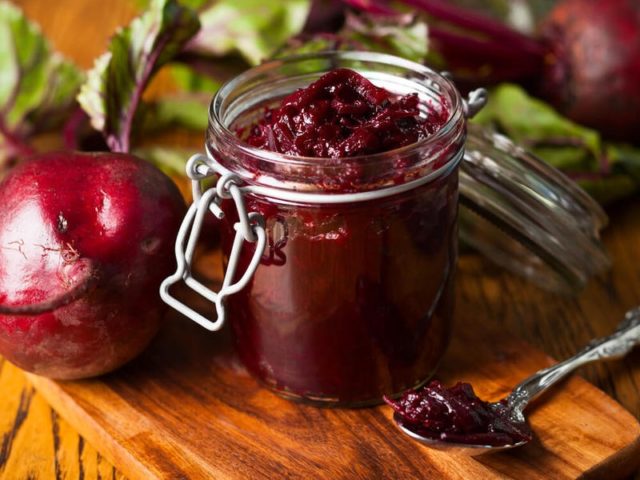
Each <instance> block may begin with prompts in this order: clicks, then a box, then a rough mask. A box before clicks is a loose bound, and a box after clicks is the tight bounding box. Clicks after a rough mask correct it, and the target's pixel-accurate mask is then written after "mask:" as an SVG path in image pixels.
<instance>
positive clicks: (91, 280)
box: [0, 260, 99, 315]
mask: <svg viewBox="0 0 640 480" xmlns="http://www.w3.org/2000/svg"><path fill="white" fill-rule="evenodd" d="M78 261H79V262H80V261H84V263H85V264H86V267H85V268H84V269H83V274H82V277H81V278H80V279H79V280H78V281H77V283H76V285H74V286H73V287H71V288H70V289H69V290H67V291H65V292H64V293H62V294H60V295H58V296H57V297H54V298H52V299H51V300H46V301H44V302H40V303H30V304H26V305H12V306H9V305H0V315H40V314H42V313H45V312H50V311H52V310H55V309H56V308H59V307H64V306H65V305H69V304H70V303H71V302H73V301H74V300H77V299H79V298H80V297H82V296H84V295H85V294H86V293H87V292H88V291H89V290H91V289H92V288H93V287H94V286H95V285H96V283H97V281H98V278H99V275H98V269H97V267H96V266H95V265H94V264H93V263H92V262H91V261H90V260H78Z"/></svg>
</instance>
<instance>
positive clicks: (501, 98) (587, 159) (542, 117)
mask: <svg viewBox="0 0 640 480" xmlns="http://www.w3.org/2000/svg"><path fill="white" fill-rule="evenodd" d="M489 98H490V101H489V104H488V105H487V107H486V108H485V109H484V110H482V111H481V112H480V113H479V114H478V116H477V117H476V119H475V120H474V121H476V122H478V123H484V124H493V125H494V126H495V127H497V128H498V129H499V130H500V131H502V132H503V133H505V134H506V135H508V136H509V137H511V138H512V139H513V140H514V141H516V142H518V143H521V144H523V145H525V146H527V147H529V148H531V149H532V150H536V148H540V149H541V151H544V152H546V156H545V159H547V160H549V161H550V163H552V164H554V166H556V167H558V168H569V167H571V168H576V167H577V166H579V167H580V168H581V169H583V170H594V169H597V168H598V166H599V160H598V159H599V157H600V156H601V155H602V141H601V139H600V135H599V134H598V132H596V131H595V130H591V129H589V128H586V127H583V126H581V125H578V124H576V123H574V122H572V121H571V120H568V119H566V118H565V117H563V116H562V115H560V114H559V113H558V112H556V111H555V110H554V109H553V107H551V106H549V105H547V104H546V103H544V102H543V101H541V100H538V99H535V98H533V97H530V96H529V95H528V94H527V93H526V92H525V91H524V90H523V89H522V88H521V87H519V86H517V85H512V84H502V85H500V86H498V87H497V88H495V89H494V90H492V91H491V94H490V97H489ZM567 148H569V151H567ZM554 152H557V156H556V155H555V154H554ZM576 164H579V165H576Z"/></svg>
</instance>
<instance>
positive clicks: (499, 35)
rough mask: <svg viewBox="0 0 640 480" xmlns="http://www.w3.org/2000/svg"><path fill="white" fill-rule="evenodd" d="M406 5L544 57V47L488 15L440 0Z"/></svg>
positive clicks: (406, 0) (420, 0) (409, 1)
mask: <svg viewBox="0 0 640 480" xmlns="http://www.w3.org/2000/svg"><path fill="white" fill-rule="evenodd" d="M401 2H402V3H404V4H406V5H411V6H413V7H416V8H418V9H420V10H422V11H424V12H426V13H428V14H429V15H431V16H432V17H435V18H437V19H439V20H442V21H445V22H447V23H450V24H452V25H455V26H457V27H459V28H462V29H465V30H473V31H474V32H475V33H477V34H483V36H486V37H488V38H491V39H494V40H496V41H497V40H500V41H502V42H509V43H508V45H509V46H510V47H511V48H512V49H513V50H516V51H521V52H522V51H526V52H529V53H531V54H533V55H540V56H542V55H544V53H545V49H544V46H543V45H542V44H541V43H540V42H539V41H537V40H535V39H533V38H530V37H528V36H526V35H523V34H522V33H520V32H517V31H515V30H513V29H512V28H509V27H508V26H506V25H504V24H503V23H501V22H498V21H496V20H493V19H492V18H489V17H487V16H486V15H482V14H478V13H475V12H473V11H471V10H469V9H466V8H460V7H456V6H455V5H452V4H450V3H445V2H442V1H440V0H401Z"/></svg>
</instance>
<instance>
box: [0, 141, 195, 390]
mask: <svg viewBox="0 0 640 480" xmlns="http://www.w3.org/2000/svg"><path fill="white" fill-rule="evenodd" d="M184 212H185V205H184V201H183V199H182V197H181V195H180V193H179V192H178V190H177V188H176V187H175V185H174V184H173V182H172V181H171V180H170V179H169V178H168V177H166V176H165V175H164V174H163V173H161V172H160V171H159V170H157V169H156V168H155V167H153V166H152V165H150V164H148V163H146V162H144V161H142V160H139V159H137V158H135V157H133V156H131V155H126V154H118V153H50V154H44V155H40V156H38V157H35V158H33V159H31V160H29V161H27V162H25V163H24V164H22V165H20V166H18V167H16V168H15V169H14V170H13V171H12V172H11V173H10V174H9V176H8V177H7V178H6V179H5V180H4V182H3V183H2V184H0V354H1V355H3V356H5V357H6V358H7V359H8V360H9V361H11V362H12V363H14V364H16V365H18V366H19V367H21V368H23V369H25V370H28V371H30V372H34V373H36V374H39V375H44V376H48V377H52V378H59V379H74V378H82V377H88V376H94V375H99V374H102V373H105V372H108V371H110V370H113V369H115V368H117V367H119V366H120V365H122V364H124V363H125V362H127V361H129V360H131V359H132V358H133V357H135V356H136V355H137V354H138V353H140V352H141V351H142V350H143V349H144V348H145V346H146V345H147V344H148V343H149V341H150V340H151V338H152V337H153V335H154V334H155V333H156V331H157V329H158V327H159V322H160V319H161V316H162V313H163V310H164V307H163V303H162V302H161V300H160V297H159V295H158V287H159V285H160V283H161V281H162V279H164V277H166V276H167V275H168V274H170V273H171V272H172V271H173V269H174V257H173V244H174V238H175V234H176V232H177V230H178V228H179V225H180V222H181V220H182V217H183V215H184Z"/></svg>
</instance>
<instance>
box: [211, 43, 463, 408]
mask: <svg viewBox="0 0 640 480" xmlns="http://www.w3.org/2000/svg"><path fill="white" fill-rule="evenodd" d="M464 140H465V117H464V113H463V109H462V102H461V99H460V97H459V95H458V93H457V91H456V90H455V88H454V87H453V86H452V85H451V84H450V83H449V82H448V81H447V80H446V79H444V78H443V77H441V76H439V75H437V74H436V73H434V72H432V71H431V70H429V69H427V68H423V69H420V70H416V69H415V64H413V63H411V62H406V64H403V61H402V60H400V59H397V58H395V57H388V56H385V55H379V54H370V53H369V54H364V53H363V54H353V53H352V54H350V55H344V54H343V55H333V56H322V55H320V56H313V57H300V58H293V59H290V60H286V61H278V62H273V63H270V64H265V65H262V66H261V67H258V68H256V69H253V70H251V71H249V72H247V73H245V74H243V75H241V76H239V77H237V78H236V79H234V80H233V81H231V82H230V83H228V84H226V85H225V86H223V87H222V88H221V90H220V91H219V93H218V94H217V96H216V97H215V98H214V101H213V103H212V107H211V112H210V124H209V130H208V134H207V150H208V154H209V155H210V156H211V157H213V158H214V159H215V160H216V162H218V163H219V164H220V166H221V167H222V168H223V169H224V170H225V171H228V172H232V173H233V174H234V175H235V177H236V178H237V181H238V182H239V183H241V184H243V185H249V186H251V187H250V188H251V189H252V190H251V191H250V192H248V191H247V192H245V193H244V202H245V205H246V209H247V211H249V212H258V213H259V214H260V215H262V217H263V218H264V224H265V229H266V237H267V242H266V247H265V249H264V251H263V252H262V255H261V258H260V263H259V265H258V266H257V268H256V270H255V273H254V274H253V276H252V278H251V280H250V281H249V282H248V284H247V285H246V286H245V287H244V288H243V289H242V290H240V291H239V292H237V293H235V294H234V295H231V296H229V298H228V299H227V300H226V308H227V310H228V318H229V322H230V324H231V328H232V332H233V336H234V340H235V347H236V350H237V352H238V354H239V356H240V359H241V360H242V362H243V363H244V364H245V365H246V367H247V368H248V369H249V371H250V372H251V373H252V374H253V375H254V376H256V377H257V378H258V379H259V380H260V381H261V382H262V383H263V384H265V385H267V386H268V387H270V388H272V389H273V390H275V391H276V392H278V393H280V394H281V395H284V396H286V397H289V398H293V399H300V400H305V401H309V402H313V403H316V404H323V405H342V406H362V405H370V404H376V403H381V402H382V396H383V395H385V394H386V395H393V394H396V393H399V392H401V391H403V390H405V389H407V388H411V387H416V386H418V385H420V384H422V383H424V382H425V381H427V380H428V379H429V378H430V377H431V376H432V374H433V372H434V371H435V369H436V367H437V365H438V363H439V361H440V359H441V357H442V355H443V353H444V351H445V349H446V346H447V343H448V341H449V336H450V332H451V318H452V310H453V303H454V298H453V284H454V281H453V279H454V271H455V264H456V259H457V235H456V232H457V230H456V219H457V210H458V208H457V204H458V198H457V197H458V176H457V173H458V172H457V170H458V169H457V167H458V164H459V161H460V159H461V157H462V153H463V145H464ZM221 207H222V210H223V211H224V214H225V216H224V219H223V221H222V224H223V227H222V232H221V235H222V246H223V252H224V253H225V255H227V256H228V255H229V252H230V251H231V249H232V243H233V241H234V237H235V231H234V224H235V223H236V222H238V213H237V211H236V207H235V205H234V202H233V201H232V200H225V201H223V202H222V204H221ZM254 254H255V245H253V244H245V245H244V246H243V249H242V251H241V252H240V254H239V257H238V266H237V269H238V271H239V272H244V271H245V270H246V269H247V268H248V266H249V264H250V262H251V259H252V257H253V256H254ZM227 260H228V257H227Z"/></svg>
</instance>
